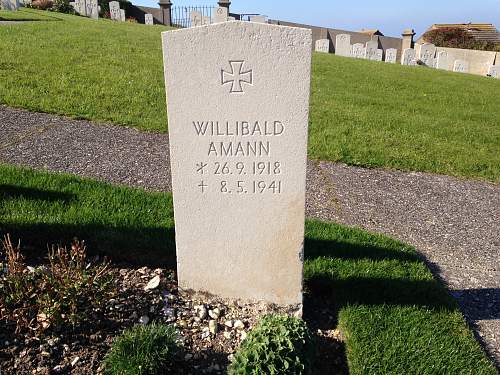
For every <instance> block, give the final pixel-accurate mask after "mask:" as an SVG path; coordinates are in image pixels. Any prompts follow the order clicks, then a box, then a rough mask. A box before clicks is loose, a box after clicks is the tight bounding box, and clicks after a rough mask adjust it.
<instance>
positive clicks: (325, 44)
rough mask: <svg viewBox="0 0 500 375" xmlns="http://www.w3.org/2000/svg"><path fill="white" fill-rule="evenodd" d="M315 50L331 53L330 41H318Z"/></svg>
mask: <svg viewBox="0 0 500 375" xmlns="http://www.w3.org/2000/svg"><path fill="white" fill-rule="evenodd" d="M314 50H315V51H316V52H324V53H330V40H328V39H318V40H317V41H316V43H315V46H314Z"/></svg>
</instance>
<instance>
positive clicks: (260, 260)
mask: <svg viewBox="0 0 500 375" xmlns="http://www.w3.org/2000/svg"><path fill="white" fill-rule="evenodd" d="M162 38H163V56H164V64H165V66H164V71H165V82H166V91H167V103H168V130H169V140H170V156H171V170H172V191H173V199H174V215H175V240H176V248H177V271H178V280H179V286H180V288H182V289H184V290H186V289H187V290H194V291H204V292H208V293H211V294H214V295H219V296H222V297H227V298H241V299H244V300H262V301H267V302H271V303H276V304H279V305H292V306H296V307H300V305H301V303H302V262H303V241H304V204H305V179H306V153H307V128H308V112H309V87H310V69H311V66H310V61H311V49H312V32H311V30H309V29H302V28H296V27H293V28H292V27H283V26H277V25H270V24H259V23H253V22H241V21H235V22H225V23H218V24H214V25H211V26H207V27H197V28H188V29H182V30H178V31H169V32H164V33H162ZM186 46H189V48H186ZM193 98H195V99H196V105H193Z"/></svg>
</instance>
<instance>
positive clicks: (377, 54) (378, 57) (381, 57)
mask: <svg viewBox="0 0 500 375" xmlns="http://www.w3.org/2000/svg"><path fill="white" fill-rule="evenodd" d="M374 60H375V61H383V60H384V50H383V49H380V48H378V49H377V52H375V59H374Z"/></svg>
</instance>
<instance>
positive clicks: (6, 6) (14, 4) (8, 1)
mask: <svg viewBox="0 0 500 375" xmlns="http://www.w3.org/2000/svg"><path fill="white" fill-rule="evenodd" d="M0 5H1V8H2V9H3V10H10V11H16V10H18V9H19V6H20V5H19V0H1V2H0Z"/></svg>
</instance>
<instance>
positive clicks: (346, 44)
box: [335, 34, 351, 57]
mask: <svg viewBox="0 0 500 375" xmlns="http://www.w3.org/2000/svg"><path fill="white" fill-rule="evenodd" d="M335 54H336V55H338V56H345V57H351V36H350V35H349V34H338V35H337V36H336V37H335Z"/></svg>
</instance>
